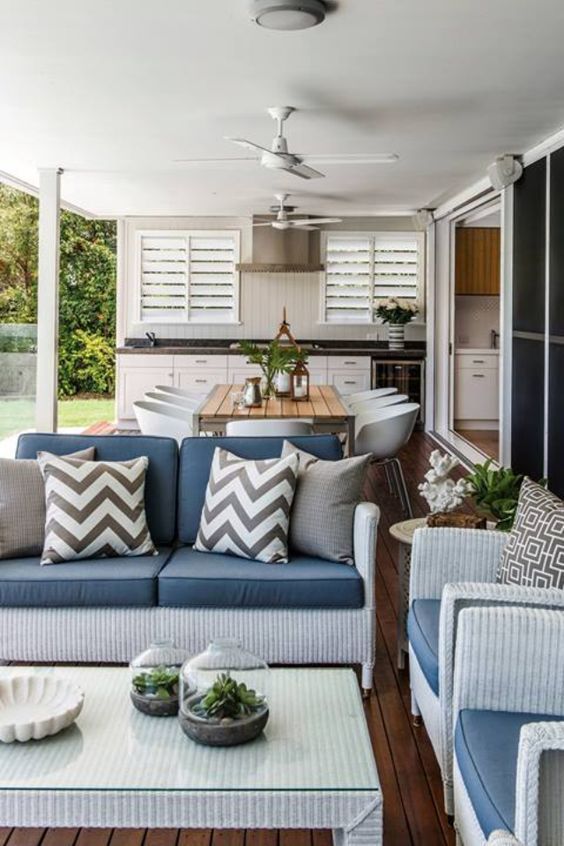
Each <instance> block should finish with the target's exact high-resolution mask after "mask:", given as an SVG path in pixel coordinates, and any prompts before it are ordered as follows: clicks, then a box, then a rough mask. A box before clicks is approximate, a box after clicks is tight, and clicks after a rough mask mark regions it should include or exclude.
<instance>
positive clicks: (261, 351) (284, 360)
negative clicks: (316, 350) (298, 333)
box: [241, 340, 307, 399]
mask: <svg viewBox="0 0 564 846" xmlns="http://www.w3.org/2000/svg"><path fill="white" fill-rule="evenodd" d="M241 351H242V352H243V355H246V356H247V358H248V360H249V362H250V363H251V364H258V366H259V367H260V369H261V370H262V373H263V377H264V386H263V391H262V394H263V396H264V397H265V398H266V399H268V398H269V397H272V396H274V394H275V392H276V391H275V379H276V376H277V375H278V374H279V373H290V372H291V371H292V370H293V369H294V367H295V366H296V364H297V362H298V361H305V360H306V359H307V353H305V352H304V351H303V350H301V349H299V348H298V347H295V346H288V345H285V344H281V343H280V342H279V341H277V340H274V341H270V343H269V344H266V345H264V346H263V345H260V346H259V345H258V344H255V343H252V342H251V341H241Z"/></svg>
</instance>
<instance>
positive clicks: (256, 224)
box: [253, 220, 272, 227]
mask: <svg viewBox="0 0 564 846" xmlns="http://www.w3.org/2000/svg"><path fill="white" fill-rule="evenodd" d="M255 226H272V220H269V221H267V222H266V223H253V227H255Z"/></svg>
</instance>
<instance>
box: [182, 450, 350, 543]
mask: <svg viewBox="0 0 564 846" xmlns="http://www.w3.org/2000/svg"><path fill="white" fill-rule="evenodd" d="M285 440H289V441H291V442H292V443H293V444H295V445H296V446H297V447H298V448H299V449H303V450H305V451H306V452H309V453H311V454H312V455H316V456H317V457H318V458H324V459H326V460H327V461H337V460H338V459H339V458H342V457H343V450H342V447H341V442H340V441H339V438H338V437H336V435H304V436H302V437H293V438H271V437H259V438H240V437H232V438H186V439H185V440H184V441H183V442H182V446H181V448H180V468H179V473H178V536H179V538H180V540H181V542H182V543H194V541H195V540H196V535H197V534H198V527H199V525H200V517H201V514H202V508H203V506H204V499H205V495H206V487H207V484H208V479H209V475H210V468H211V463H212V459H213V454H214V450H215V448H216V447H222V449H226V450H228V451H229V452H232V453H233V454H234V455H239V456H240V457H241V458H249V459H263V458H278V457H279V455H280V453H281V452H282V444H283V443H284V441H285Z"/></svg>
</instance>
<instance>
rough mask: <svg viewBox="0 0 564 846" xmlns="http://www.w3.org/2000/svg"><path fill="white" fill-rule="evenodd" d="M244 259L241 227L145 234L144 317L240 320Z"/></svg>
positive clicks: (141, 243) (141, 248)
mask: <svg viewBox="0 0 564 846" xmlns="http://www.w3.org/2000/svg"><path fill="white" fill-rule="evenodd" d="M238 261H239V233H238V232H229V231H225V232H222V231H217V232H183V231H179V232H162V231H155V232H145V233H141V235H140V240H139V264H140V289H139V290H140V294H139V296H140V303H139V306H140V307H139V312H140V318H141V321H142V322H145V323H179V322H183V323H186V322H188V323H233V322H236V321H237V319H238V303H239V273H238V271H237V270H236V264H237V263H238Z"/></svg>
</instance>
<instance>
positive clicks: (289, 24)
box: [251, 0, 327, 30]
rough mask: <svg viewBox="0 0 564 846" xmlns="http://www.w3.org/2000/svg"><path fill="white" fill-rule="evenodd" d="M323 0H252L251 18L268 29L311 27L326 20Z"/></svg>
mask: <svg viewBox="0 0 564 846" xmlns="http://www.w3.org/2000/svg"><path fill="white" fill-rule="evenodd" d="M326 12H327V8H326V6H325V3H324V2H322V0H251V19H252V20H253V21H254V22H255V23H257V24H258V25H259V26H264V27H265V28H266V29H278V30H298V29H309V27H312V26H317V24H320V23H322V22H323V21H324V20H325V14H326Z"/></svg>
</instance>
